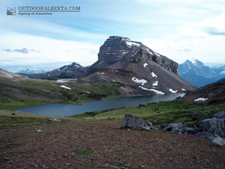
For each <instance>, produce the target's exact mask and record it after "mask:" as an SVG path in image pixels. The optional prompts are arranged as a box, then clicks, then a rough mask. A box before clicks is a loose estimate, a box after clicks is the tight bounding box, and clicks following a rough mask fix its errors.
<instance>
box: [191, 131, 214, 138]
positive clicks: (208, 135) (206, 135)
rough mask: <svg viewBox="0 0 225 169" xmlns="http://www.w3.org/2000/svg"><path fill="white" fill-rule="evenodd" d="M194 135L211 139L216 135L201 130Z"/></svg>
mask: <svg viewBox="0 0 225 169" xmlns="http://www.w3.org/2000/svg"><path fill="white" fill-rule="evenodd" d="M195 135H196V136H198V137H203V138H205V139H207V140H213V139H214V138H215V137H216V136H214V135H213V134H211V133H208V132H206V131H201V132H199V133H197V134H195Z"/></svg>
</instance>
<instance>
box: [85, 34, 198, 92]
mask: <svg viewBox="0 0 225 169" xmlns="http://www.w3.org/2000/svg"><path fill="white" fill-rule="evenodd" d="M82 80H83V81H85V82H97V81H99V80H108V81H112V82H117V83H120V84H122V87H121V88H120V89H118V90H119V91H120V93H121V94H122V95H124V96H134V95H135V96H141V95H154V94H170V93H177V92H186V91H193V90H195V89H196V87H195V86H194V85H192V84H190V83H189V82H187V81H185V80H184V79H182V78H180V77H179V76H178V64H177V63H176V62H174V61H173V60H171V59H169V58H167V57H165V56H163V55H161V54H159V53H157V52H154V51H153V50H151V49H150V48H148V47H147V46H145V45H144V44H142V43H141V42H136V41H132V40H130V39H129V38H124V37H119V36H110V37H109V38H108V39H107V40H106V41H105V43H104V44H103V45H102V46H101V47H100V51H99V54H98V61H97V62H95V63H94V64H93V65H92V66H91V67H90V69H89V71H88V74H87V76H85V77H83V78H82Z"/></svg>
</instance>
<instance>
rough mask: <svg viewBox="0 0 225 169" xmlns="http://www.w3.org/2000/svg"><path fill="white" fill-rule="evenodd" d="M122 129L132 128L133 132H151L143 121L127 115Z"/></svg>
mask: <svg viewBox="0 0 225 169" xmlns="http://www.w3.org/2000/svg"><path fill="white" fill-rule="evenodd" d="M121 128H123V129H124V128H130V129H133V130H149V131H150V127H149V126H147V125H146V124H145V122H144V120H143V119H141V118H140V117H138V116H134V115H125V117H124V120H123V123H122V126H121Z"/></svg>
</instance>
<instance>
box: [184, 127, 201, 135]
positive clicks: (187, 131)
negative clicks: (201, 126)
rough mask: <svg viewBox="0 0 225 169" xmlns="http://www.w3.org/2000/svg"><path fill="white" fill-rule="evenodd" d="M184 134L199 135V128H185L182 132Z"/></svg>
mask: <svg viewBox="0 0 225 169" xmlns="http://www.w3.org/2000/svg"><path fill="white" fill-rule="evenodd" d="M182 133H183V134H197V133H198V128H192V127H185V128H184V129H183V131H182Z"/></svg>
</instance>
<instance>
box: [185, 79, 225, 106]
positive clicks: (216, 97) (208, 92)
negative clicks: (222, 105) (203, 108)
mask: <svg viewBox="0 0 225 169" xmlns="http://www.w3.org/2000/svg"><path fill="white" fill-rule="evenodd" d="M182 99H183V100H186V101H189V102H209V103H210V102H211V103H212V102H219V101H221V102H223V101H224V100H225V80H224V79H221V80H220V81H218V82H216V83H212V84H209V85H206V86H203V87H201V88H198V89H197V90H195V91H193V92H190V93H187V94H186V95H185V96H184V97H183V98H182Z"/></svg>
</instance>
